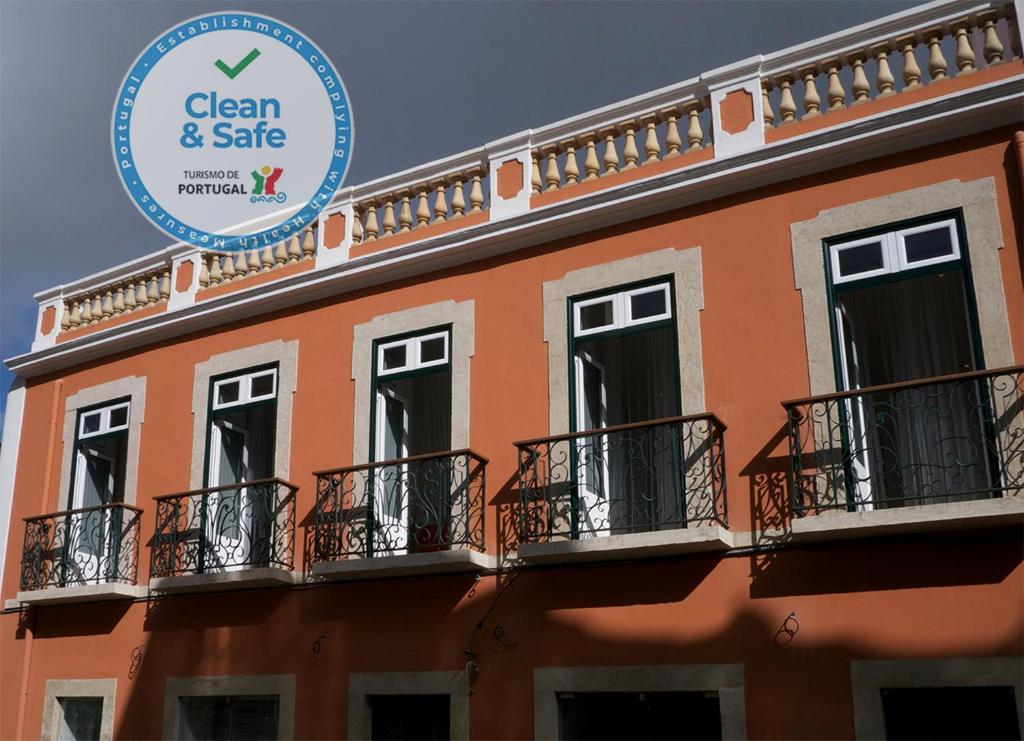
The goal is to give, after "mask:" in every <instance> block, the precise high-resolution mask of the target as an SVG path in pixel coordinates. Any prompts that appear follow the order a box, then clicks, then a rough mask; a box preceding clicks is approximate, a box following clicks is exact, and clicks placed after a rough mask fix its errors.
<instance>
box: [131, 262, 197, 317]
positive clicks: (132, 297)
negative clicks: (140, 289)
mask: <svg viewBox="0 0 1024 741" xmlns="http://www.w3.org/2000/svg"><path fill="white" fill-rule="evenodd" d="M209 285H210V268H208V267H207V265H206V259H205V258H204V257H203V256H202V255H200V256H199V287H200V288H207V287H208V286H209ZM125 298H126V299H128V298H130V299H131V308H133V309H134V308H135V290H134V288H133V289H132V290H130V291H129V292H128V295H127V296H126V297H125Z"/></svg>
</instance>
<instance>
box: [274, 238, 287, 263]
mask: <svg viewBox="0 0 1024 741" xmlns="http://www.w3.org/2000/svg"><path fill="white" fill-rule="evenodd" d="M287 262H288V246H287V245H286V244H285V243H284V240H283V239H282V240H281V241H280V242H278V243H277V244H276V245H275V246H274V267H278V268H279V267H281V266H282V265H284V264H285V263H287Z"/></svg>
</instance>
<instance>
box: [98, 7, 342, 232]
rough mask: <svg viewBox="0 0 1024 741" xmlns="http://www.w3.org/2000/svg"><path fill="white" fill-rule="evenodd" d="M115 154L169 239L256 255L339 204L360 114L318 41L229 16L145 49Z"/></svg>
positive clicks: (121, 101)
mask: <svg viewBox="0 0 1024 741" xmlns="http://www.w3.org/2000/svg"><path fill="white" fill-rule="evenodd" d="M112 145H113V151H114V161H115V163H116V165H117V170H118V173H119V175H120V176H121V181H122V183H123V184H124V187H125V189H126V190H127V191H128V194H129V196H131V198H132V200H133V201H134V202H135V204H136V206H138V208H139V209H140V210H141V211H142V213H143V214H144V215H145V216H146V217H147V218H149V219H150V221H152V222H153V223H154V224H155V225H156V226H157V227H158V228H160V229H162V230H163V231H164V232H166V233H167V234H168V235H169V236H171V237H172V238H173V239H175V240H178V241H187V242H191V243H192V244H195V245H197V246H199V247H203V248H207V249H213V250H218V251H233V250H241V249H252V248H256V247H262V246H264V245H268V244H274V243H276V242H279V241H281V240H283V239H286V238H287V237H288V236H290V235H291V234H294V233H295V232H296V231H298V230H300V229H302V228H303V227H305V226H306V225H307V224H309V223H311V222H312V221H313V220H314V219H316V217H317V215H318V214H319V213H320V211H321V210H322V209H323V208H324V207H325V206H326V205H327V204H328V203H329V202H330V200H331V198H332V197H333V196H334V193H335V192H336V191H337V189H338V188H339V187H340V186H341V184H342V183H343V182H344V178H345V173H346V171H347V169H348V165H349V162H350V160H351V152H352V111H351V107H350V104H349V100H348V95H347V93H346V92H345V86H344V84H343V83H342V81H341V78H340V77H339V76H338V73H337V71H336V70H335V68H334V65H333V64H331V61H330V60H329V59H328V58H327V57H326V55H324V53H323V52H322V51H321V50H320V49H319V48H318V47H317V46H316V45H315V44H314V43H313V42H312V41H310V40H309V38H307V37H306V36H304V35H303V34H302V33H300V32H299V31H297V30H296V29H294V28H292V27H291V26H288V25H286V24H284V23H282V22H281V21H278V20H275V19H273V18H269V17H267V16H263V15H258V14H255V13H245V12H235V11H226V12H222V13H212V14H209V15H203V16H198V17H196V18H192V19H191V20H188V21H185V22H184V23H181V24H179V25H177V26H175V27H173V28H171V29H168V30H167V31H165V32H164V33H162V34H160V36H158V37H157V38H156V39H155V40H154V41H153V42H152V43H151V44H150V45H149V46H148V47H146V49H145V50H143V52H142V53H141V54H140V55H139V57H138V58H137V59H136V60H135V62H134V63H133V64H132V66H131V67H130V69H129V70H128V74H127V75H126V76H125V79H124V82H123V83H122V85H121V88H120V92H119V94H118V97H117V100H116V101H115V105H114V115H113V126H112ZM285 173H287V175H286V174H285Z"/></svg>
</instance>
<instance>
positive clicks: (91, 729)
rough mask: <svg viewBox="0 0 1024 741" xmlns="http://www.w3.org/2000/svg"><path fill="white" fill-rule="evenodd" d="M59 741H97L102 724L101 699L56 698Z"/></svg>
mask: <svg viewBox="0 0 1024 741" xmlns="http://www.w3.org/2000/svg"><path fill="white" fill-rule="evenodd" d="M57 704H58V705H59V706H60V735H59V736H58V738H59V739H60V741H93V740H95V741H99V738H100V729H101V726H102V724H103V698H102V697H58V698H57Z"/></svg>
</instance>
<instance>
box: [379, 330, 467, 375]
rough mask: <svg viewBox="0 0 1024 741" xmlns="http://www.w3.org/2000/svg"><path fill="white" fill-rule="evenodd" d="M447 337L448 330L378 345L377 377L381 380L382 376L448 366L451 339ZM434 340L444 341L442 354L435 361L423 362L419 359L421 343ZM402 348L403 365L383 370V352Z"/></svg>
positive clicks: (421, 348)
mask: <svg viewBox="0 0 1024 741" xmlns="http://www.w3.org/2000/svg"><path fill="white" fill-rule="evenodd" d="M449 335H450V333H449V332H448V330H441V331H440V332H429V333H427V334H422V335H416V336H415V337H407V338H405V339H404V340H394V341H393V342H382V343H380V344H378V345H377V377H378V378H383V377H384V376H392V375H394V374H396V373H406V372H408V371H411V370H418V369H420V368H433V367H437V366H443V365H448V360H449V356H450V353H451V339H450V337H449ZM436 339H442V340H444V354H443V355H442V356H441V358H439V359H437V360H427V361H424V360H423V359H422V357H421V355H422V352H423V343H424V342H428V341H430V340H436ZM403 346H404V347H405V365H403V366H399V367H396V368H385V367H384V351H385V350H390V349H391V348H394V347H403Z"/></svg>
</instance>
